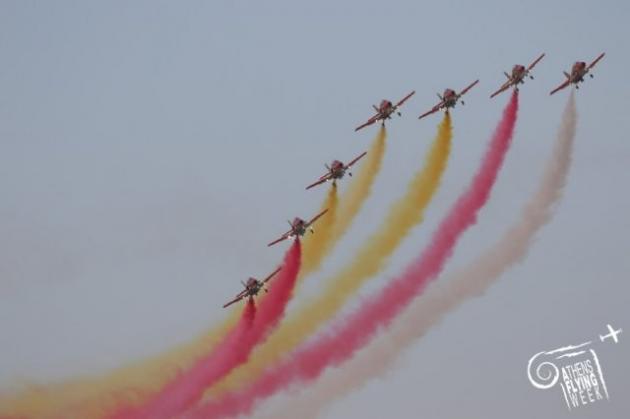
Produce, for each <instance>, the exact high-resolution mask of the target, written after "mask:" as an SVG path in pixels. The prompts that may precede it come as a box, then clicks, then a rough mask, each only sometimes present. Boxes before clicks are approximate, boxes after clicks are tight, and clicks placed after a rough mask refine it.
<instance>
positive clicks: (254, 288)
mask: <svg viewBox="0 0 630 419" xmlns="http://www.w3.org/2000/svg"><path fill="white" fill-rule="evenodd" d="M281 269H282V267H279V268H278V269H276V270H275V271H273V272H272V273H271V274H270V275H269V276H268V277H267V278H265V279H263V280H262V281H260V280H258V279H256V278H252V277H250V278H249V279H248V280H247V282H243V281H241V284H243V287H245V289H244V290H243V291H241V292H239V293H238V294H236V297H234V299H233V300H232V301H230V302H228V303H225V304H224V305H223V308H226V307H228V306H231V305H232V304H234V303H237V302H239V301H241V300H242V299H243V298H246V297H249V298H254V296H255V295H258V292H259V291H260V290H265V292H269V290H268V289H267V288H265V284H266V283H267V282H269V280H270V279H271V278H273V277H274V275H275V274H277V273H278V272H280V270H281Z"/></svg>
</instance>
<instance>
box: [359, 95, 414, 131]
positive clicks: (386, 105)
mask: <svg viewBox="0 0 630 419" xmlns="http://www.w3.org/2000/svg"><path fill="white" fill-rule="evenodd" d="M414 93H416V91H415V90H414V91H412V92H411V93H409V94H408V95H407V96H405V97H404V98H402V99H401V100H400V101H399V102H398V103H396V105H394V104H393V103H392V102H390V101H389V100H387V99H383V100H381V104H380V105H379V106H378V107H376V105H372V107H373V108H374V110H375V111H376V115H374V116H373V117H371V118H370V119H368V120H367V122H366V123H365V124H363V125H359V126H358V127H356V128H355V129H354V130H355V131H358V130H360V129H362V128H365V127H367V126H368V125H372V124H373V123H375V122H376V121H381V125H385V120H386V119H392V114H393V113H394V112H396V114H398V116H401V113H400V112H398V108H399V107H400V106H401V105H402V104H403V103H405V101H406V100H407V99H409V98H410V97H411V96H413V95H414Z"/></svg>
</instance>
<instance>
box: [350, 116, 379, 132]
mask: <svg viewBox="0 0 630 419" xmlns="http://www.w3.org/2000/svg"><path fill="white" fill-rule="evenodd" d="M378 116H379V115H378V114H376V115H374V116H373V117H371V118H370V119H368V120H367V122H366V123H365V124H363V125H359V126H358V127H356V128H355V129H354V131H355V132H356V131H358V130H360V129H362V128H365V127H367V126H368V125H372V124H373V123H375V122H376V121H378Z"/></svg>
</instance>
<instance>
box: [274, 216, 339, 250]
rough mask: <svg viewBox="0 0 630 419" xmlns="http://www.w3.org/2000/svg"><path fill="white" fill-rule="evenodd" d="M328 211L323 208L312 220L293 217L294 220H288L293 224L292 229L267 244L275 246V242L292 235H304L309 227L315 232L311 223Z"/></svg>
mask: <svg viewBox="0 0 630 419" xmlns="http://www.w3.org/2000/svg"><path fill="white" fill-rule="evenodd" d="M326 212H328V209H325V210H323V211H322V212H320V213H319V214H317V215H316V216H315V217H313V219H312V220H311V221H308V222H306V221H304V220H303V219H301V218H300V217H295V218H294V219H293V222H291V221H288V223H289V225H290V226H291V230H289V231H287V232H286V233H284V234H283V235H282V236H280V238H279V239H277V240H274V241H272V242H271V243H269V244H267V246H273V245H274V244H276V243H280V242H281V241H283V240H286V239H288V238H291V237H297V236H303V235H304V233H306V229H309V230H311V233H314V232H315V231H314V230H313V227H311V225H312V224H313V223H314V222H315V221H317V219H318V218H319V217H321V216H322V215H324V214H326Z"/></svg>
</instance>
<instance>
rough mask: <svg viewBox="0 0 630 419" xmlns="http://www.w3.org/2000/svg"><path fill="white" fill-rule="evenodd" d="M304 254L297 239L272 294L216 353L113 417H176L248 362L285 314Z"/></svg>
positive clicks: (247, 315)
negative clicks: (150, 396)
mask: <svg viewBox="0 0 630 419" xmlns="http://www.w3.org/2000/svg"><path fill="white" fill-rule="evenodd" d="M301 254H302V246H301V244H300V241H299V240H295V241H294V242H293V245H292V246H291V248H290V249H289V251H288V252H287V253H286V255H285V257H284V264H283V265H282V270H281V271H280V273H279V275H278V276H277V277H276V278H275V279H273V280H272V281H271V282H270V283H269V284H270V287H269V288H270V290H269V294H268V295H267V296H266V297H265V298H264V299H262V301H261V302H260V303H259V305H258V310H256V306H255V304H254V302H253V300H251V301H249V302H248V304H247V306H246V308H245V310H244V312H243V316H242V317H241V320H240V321H239V323H238V324H237V326H236V327H235V328H234V329H233V330H232V331H231V332H230V333H228V334H227V336H226V337H225V339H224V340H223V341H222V342H221V343H220V344H219V345H217V346H216V347H215V348H214V349H213V350H212V352H210V353H209V354H208V355H207V356H205V357H203V358H202V359H200V360H199V361H197V362H196V363H195V364H194V365H193V366H192V367H191V368H190V369H189V370H188V371H186V372H184V373H182V374H180V375H179V376H178V377H176V378H175V379H174V380H173V381H172V382H171V383H169V384H168V385H166V386H165V387H164V388H163V389H162V390H161V391H160V392H159V393H158V394H156V395H154V396H153V397H152V398H151V399H149V400H148V401H147V402H146V403H144V404H143V405H141V406H138V407H131V408H128V407H123V408H121V409H119V410H118V411H117V412H115V413H114V414H113V415H111V416H110V417H111V418H112V419H143V418H146V419H160V418H164V419H167V418H171V417H173V416H176V415H178V414H180V413H182V412H183V411H185V410H186V409H188V408H190V407H191V406H192V405H194V404H195V403H196V402H197V401H198V400H199V399H200V398H201V396H202V395H203V392H204V390H205V389H206V388H207V387H209V386H211V385H212V384H214V383H215V382H216V381H217V380H219V379H221V378H222V377H223V376H225V375H226V374H228V373H229V372H230V371H232V370H233V369H234V368H236V367H237V366H239V365H240V364H242V363H243V362H246V361H247V359H248V358H249V355H250V353H251V351H252V350H253V349H254V347H255V346H256V345H257V344H259V343H262V342H263V341H264V340H265V338H266V337H267V335H268V333H269V332H270V331H271V330H273V328H274V327H275V326H276V325H277V324H278V322H279V321H280V319H281V318H282V316H283V315H284V310H285V308H286V305H287V303H288V302H289V299H290V298H291V295H292V293H293V286H294V285H295V279H296V278H297V274H298V272H299V270H300V262H301Z"/></svg>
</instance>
